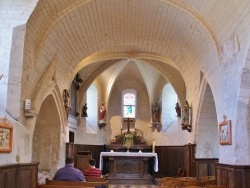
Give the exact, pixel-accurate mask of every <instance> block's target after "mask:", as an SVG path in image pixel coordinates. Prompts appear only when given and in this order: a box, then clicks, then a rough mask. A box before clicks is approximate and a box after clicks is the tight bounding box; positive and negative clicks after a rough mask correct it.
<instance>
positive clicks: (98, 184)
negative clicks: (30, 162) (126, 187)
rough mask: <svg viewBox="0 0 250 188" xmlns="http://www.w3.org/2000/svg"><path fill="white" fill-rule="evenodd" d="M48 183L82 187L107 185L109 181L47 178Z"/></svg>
mask: <svg viewBox="0 0 250 188" xmlns="http://www.w3.org/2000/svg"><path fill="white" fill-rule="evenodd" d="M46 185H62V186H63V185H64V186H80V187H96V186H101V185H103V186H106V187H107V182H81V181H58V180H49V179H46Z"/></svg>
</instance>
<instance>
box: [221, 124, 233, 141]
mask: <svg viewBox="0 0 250 188" xmlns="http://www.w3.org/2000/svg"><path fill="white" fill-rule="evenodd" d="M219 138H220V145H231V144H232V130H231V120H227V121H223V122H221V123H220V124H219Z"/></svg>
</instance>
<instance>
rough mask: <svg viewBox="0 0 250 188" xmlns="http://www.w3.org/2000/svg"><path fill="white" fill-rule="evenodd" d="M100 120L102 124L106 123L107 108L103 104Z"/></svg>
mask: <svg viewBox="0 0 250 188" xmlns="http://www.w3.org/2000/svg"><path fill="white" fill-rule="evenodd" d="M99 119H100V123H104V122H105V120H106V108H105V106H104V103H102V105H101V107H100V114H99Z"/></svg>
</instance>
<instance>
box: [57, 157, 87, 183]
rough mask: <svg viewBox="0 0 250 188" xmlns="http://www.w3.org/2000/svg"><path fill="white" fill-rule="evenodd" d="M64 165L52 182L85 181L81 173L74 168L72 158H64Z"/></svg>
mask: <svg viewBox="0 0 250 188" xmlns="http://www.w3.org/2000/svg"><path fill="white" fill-rule="evenodd" d="M65 162H66V165H65V167H63V168H60V169H59V170H58V171H57V172H56V174H55V176H54V180H61V181H86V179H85V177H84V175H83V173H82V172H81V171H80V170H79V169H76V168H75V167H74V160H73V159H72V158H66V161H65Z"/></svg>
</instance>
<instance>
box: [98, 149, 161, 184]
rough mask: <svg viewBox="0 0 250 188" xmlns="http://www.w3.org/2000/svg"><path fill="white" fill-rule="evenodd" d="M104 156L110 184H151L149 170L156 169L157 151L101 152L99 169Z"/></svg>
mask: <svg viewBox="0 0 250 188" xmlns="http://www.w3.org/2000/svg"><path fill="white" fill-rule="evenodd" d="M104 158H107V159H108V163H109V173H108V181H109V183H110V184H119V183H123V184H152V176H151V175H150V172H152V171H154V172H157V171H158V156H157V153H144V152H137V153H135V152H101V154H100V163H99V168H100V169H101V170H102V168H103V160H104ZM149 161H152V162H151V163H150V162H149ZM150 164H151V165H150Z"/></svg>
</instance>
